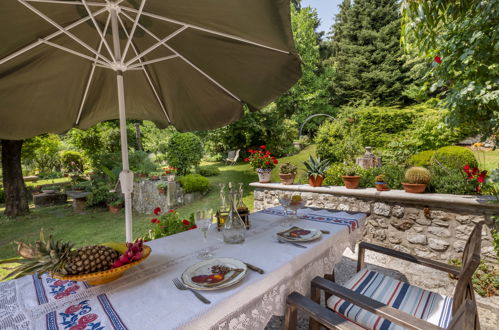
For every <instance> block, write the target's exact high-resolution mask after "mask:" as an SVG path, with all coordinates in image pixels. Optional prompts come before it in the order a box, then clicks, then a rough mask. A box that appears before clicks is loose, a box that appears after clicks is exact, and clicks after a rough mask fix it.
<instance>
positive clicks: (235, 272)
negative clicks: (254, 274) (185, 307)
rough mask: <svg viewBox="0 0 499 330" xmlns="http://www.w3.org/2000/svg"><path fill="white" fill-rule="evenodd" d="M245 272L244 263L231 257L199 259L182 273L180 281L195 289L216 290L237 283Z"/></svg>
mask: <svg viewBox="0 0 499 330" xmlns="http://www.w3.org/2000/svg"><path fill="white" fill-rule="evenodd" d="M246 272H247V267H246V264H245V263H244V262H242V261H240V260H237V259H233V258H213V259H209V260H203V261H200V262H198V263H196V264H194V265H192V266H190V267H189V268H187V269H186V270H185V271H184V273H183V274H182V277H181V278H182V282H184V284H185V285H186V286H188V287H190V288H191V289H195V290H218V289H223V288H227V287H230V286H233V285H235V284H236V283H239V282H240V281H241V280H242V279H243V278H244V277H245V276H246Z"/></svg>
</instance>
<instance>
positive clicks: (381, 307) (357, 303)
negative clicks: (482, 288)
mask: <svg viewBox="0 0 499 330" xmlns="http://www.w3.org/2000/svg"><path fill="white" fill-rule="evenodd" d="M481 231H482V224H481V223H479V224H477V225H476V226H475V228H474V229H473V231H472V233H471V235H470V237H469V238H468V242H467V243H466V246H465V248H464V252H463V258H462V267H461V268H459V267H456V266H453V265H449V264H445V263H441V262H438V261H434V260H432V259H427V258H420V257H416V256H413V255H410V254H407V253H403V252H399V251H395V250H392V249H388V248H384V247H381V246H377V245H374V244H370V243H364V242H362V243H360V245H359V256H358V263H357V274H355V275H354V276H353V277H352V278H351V279H350V280H348V281H347V283H345V286H341V285H338V284H336V283H334V282H332V281H329V280H327V279H324V278H321V277H316V278H314V279H313V280H312V291H311V299H308V298H305V297H303V296H301V295H299V294H298V293H295V292H294V293H292V294H291V295H289V296H288V300H287V304H288V306H287V313H286V329H295V327H296V311H297V309H300V310H302V311H303V312H305V313H307V314H308V315H309V316H310V329H319V327H320V325H322V326H325V327H327V328H329V329H366V328H367V329H371V328H373V327H374V326H376V328H377V329H379V328H381V325H383V328H385V327H386V328H387V329H388V326H389V325H390V322H391V323H393V324H391V326H392V327H390V329H393V328H397V327H396V326H399V329H401V328H408V329H424V330H426V329H428V330H431V329H467V330H470V329H480V325H479V321H478V315H477V312H476V305H475V295H474V291H473V286H472V283H471V276H472V275H473V273H474V272H475V270H476V269H477V267H478V265H479V264H480V245H481V244H480V243H481ZM366 249H368V250H372V251H375V252H378V253H382V254H386V255H389V256H392V257H396V258H399V259H402V260H406V261H410V262H413V263H416V264H419V265H423V266H427V267H430V268H433V269H436V270H440V271H443V272H447V273H449V274H452V275H454V276H456V277H457V278H458V281H457V284H456V288H455V291H454V296H453V298H449V297H445V296H442V295H440V294H437V293H434V292H431V291H427V290H423V289H421V288H418V287H416V286H413V285H410V284H408V283H404V282H401V281H398V280H395V279H392V278H390V277H388V276H384V275H382V274H380V273H378V272H375V271H370V270H367V269H366V268H365V267H364V266H365V262H364V256H365V250H366ZM321 291H324V292H325V294H326V297H327V295H331V297H330V298H328V299H327V306H328V307H329V308H331V309H327V308H325V307H322V306H320V305H319V304H320V294H321ZM408 311H410V314H409V313H408ZM414 315H416V316H414ZM463 320H466V323H463ZM395 325H396V326H395ZM394 326H395V327H394Z"/></svg>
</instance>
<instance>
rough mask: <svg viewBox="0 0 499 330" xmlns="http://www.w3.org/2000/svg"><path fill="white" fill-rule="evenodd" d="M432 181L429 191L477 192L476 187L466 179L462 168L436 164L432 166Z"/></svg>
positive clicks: (451, 192) (441, 192) (463, 193)
mask: <svg viewBox="0 0 499 330" xmlns="http://www.w3.org/2000/svg"><path fill="white" fill-rule="evenodd" d="M431 174H432V177H431V181H430V184H429V185H428V188H427V189H428V191H430V192H435V193H440V194H456V195H469V194H476V191H475V187H473V185H472V184H470V182H469V181H468V180H467V179H466V175H465V174H464V172H463V171H462V170H460V169H455V168H447V167H444V166H438V165H434V166H432V167H431Z"/></svg>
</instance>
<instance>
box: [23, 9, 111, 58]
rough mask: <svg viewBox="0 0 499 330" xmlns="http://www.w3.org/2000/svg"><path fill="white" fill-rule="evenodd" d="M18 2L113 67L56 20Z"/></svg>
mask: <svg viewBox="0 0 499 330" xmlns="http://www.w3.org/2000/svg"><path fill="white" fill-rule="evenodd" d="M17 1H18V2H19V3H21V4H22V5H24V6H26V7H27V8H28V9H30V10H31V11H32V12H34V13H35V14H37V15H38V16H40V17H41V18H43V19H44V20H46V21H47V22H48V23H50V24H52V25H53V26H55V27H56V28H58V29H59V30H60V31H62V33H64V34H65V35H67V36H68V37H70V38H71V39H73V40H74V41H76V42H77V43H79V44H80V45H82V46H83V47H85V48H86V49H88V50H89V51H90V52H92V53H94V54H95V55H96V56H98V57H100V58H101V59H102V60H104V62H106V63H107V64H109V65H111V62H110V61H109V59H107V58H106V57H105V56H103V55H102V54H99V53H98V52H96V51H95V49H93V48H92V47H90V46H89V45H87V44H86V43H85V42H83V41H82V40H80V39H79V38H78V37H76V36H75V35H74V34H73V33H71V32H69V31H68V30H67V29H65V28H64V27H62V26H60V25H59V24H58V23H57V22H55V21H54V20H52V19H51V18H50V17H48V16H47V15H45V14H44V13H42V12H41V11H39V10H38V9H36V8H35V7H33V6H32V5H30V4H29V3H27V2H26V0H17Z"/></svg>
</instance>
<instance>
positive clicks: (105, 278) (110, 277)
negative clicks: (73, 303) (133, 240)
mask: <svg viewBox="0 0 499 330" xmlns="http://www.w3.org/2000/svg"><path fill="white" fill-rule="evenodd" d="M142 254H143V256H142V258H141V259H140V260H137V261H134V262H132V263H129V264H126V265H123V266H121V267H118V268H112V269H108V270H104V271H101V272H95V273H89V274H83V275H66V276H64V275H61V274H56V273H50V276H51V277H53V278H57V279H61V280H67V281H85V282H87V283H88V284H90V285H99V284H104V283H109V282H112V281H114V280H116V279H117V278H119V277H121V275H123V273H124V272H125V271H126V270H127V269H130V268H132V267H134V266H136V265H138V264H139V263H141V262H142V261H144V260H145V259H146V258H147V257H149V255H150V254H151V248H150V247H149V246H147V245H145V244H144V246H143V250H142Z"/></svg>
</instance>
